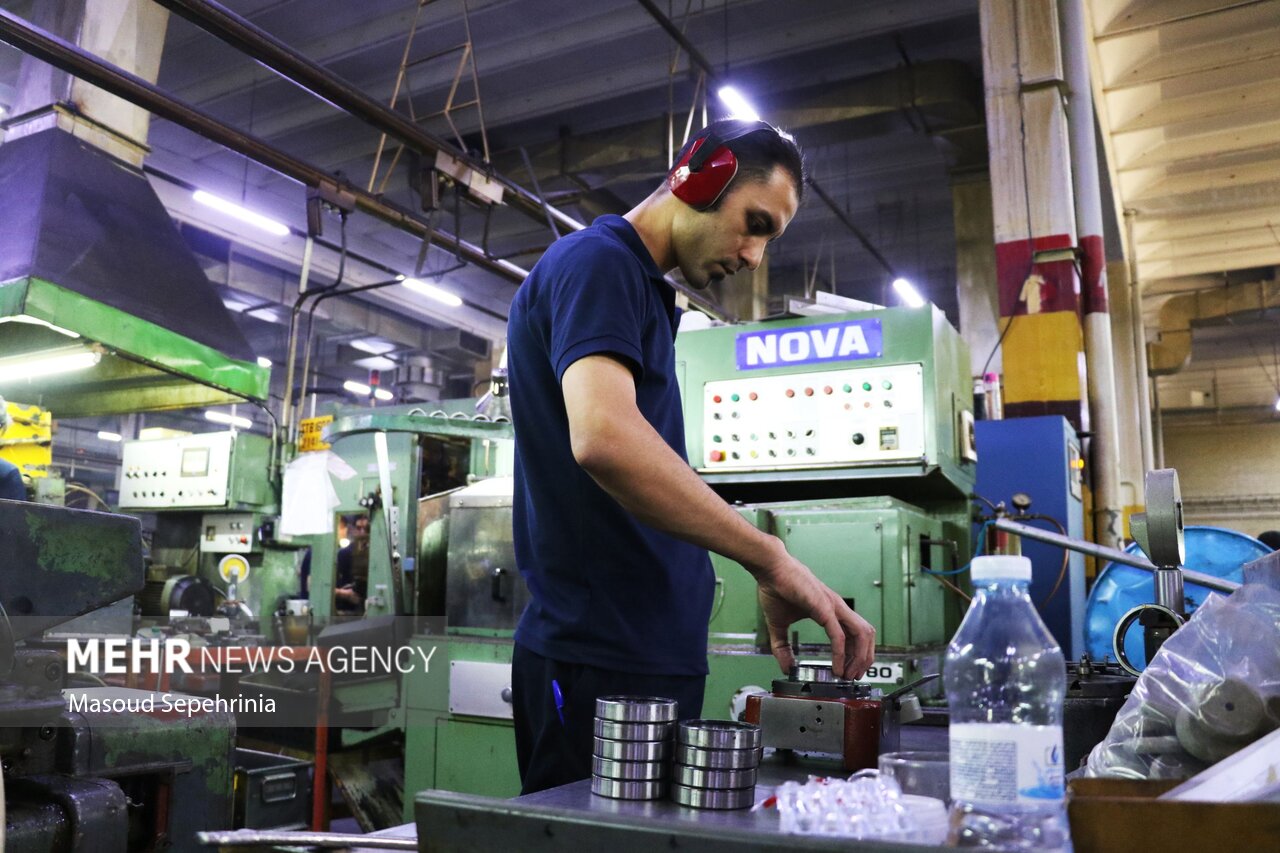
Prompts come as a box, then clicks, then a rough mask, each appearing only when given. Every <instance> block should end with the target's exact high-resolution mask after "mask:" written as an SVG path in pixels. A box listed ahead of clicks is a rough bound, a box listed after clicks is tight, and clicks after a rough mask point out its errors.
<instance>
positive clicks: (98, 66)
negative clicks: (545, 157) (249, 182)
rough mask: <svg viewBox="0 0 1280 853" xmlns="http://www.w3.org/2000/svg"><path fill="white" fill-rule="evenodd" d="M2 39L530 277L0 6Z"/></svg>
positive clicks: (497, 268)
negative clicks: (226, 123)
mask: <svg viewBox="0 0 1280 853" xmlns="http://www.w3.org/2000/svg"><path fill="white" fill-rule="evenodd" d="M0 41H4V42H6V43H7V44H10V45H12V46H13V47H16V48H17V49H18V50H21V51H24V52H26V53H29V54H31V55H32V56H34V57H36V58H37V59H40V60H43V61H44V62H47V63H49V64H50V65H53V66H55V67H56V68H60V69H61V70H63V71H66V72H68V73H70V74H74V75H76V76H77V77H79V78H81V79H83V80H85V81H87V82H89V83H92V84H94V85H95V86H99V87H100V88H102V89H105V90H106V91H108V92H110V93H111V94H113V95H116V96H117V97H120V98H123V99H125V100H126V101H129V102H130V103H132V104H136V105H137V106H140V107H143V108H144V109H147V110H149V111H150V112H151V113H152V114H153V115H157V116H160V117H161V118H164V119H167V120H168V121H171V122H173V123H174V124H177V125H181V126H182V127H185V128H187V129H188V130H190V131H192V132H194V133H198V134H200V135H201V136H205V137H207V138H209V139H212V140H214V141H215V142H217V143H218V144H220V145H223V146H225V147H226V148H229V149H231V150H233V151H236V152H238V153H240V154H243V155H244V156H246V157H248V158H250V159H252V160H254V161H256V162H258V163H261V164H262V165H264V166H266V167H267V168H269V169H273V170H274V171H276V172H279V173H280V174H282V175H284V176H286V177H288V178H291V179H293V180H295V181H297V182H299V183H301V184H304V185H306V186H309V187H320V186H332V187H336V188H337V189H338V190H339V191H340V192H342V193H345V194H349V195H350V196H351V197H352V198H353V199H354V200H355V203H356V207H357V209H359V210H361V211H363V212H365V213H367V214H369V215H371V216H374V217H376V218H377V219H380V220H382V221H383V222H386V223H387V224H389V225H393V226H395V227H396V228H399V229H400V230H402V231H406V232H408V233H410V234H413V235H415V236H417V237H419V238H424V239H425V238H429V239H430V240H431V242H432V243H434V244H435V245H437V246H440V247H441V248H444V249H447V250H449V251H451V252H456V253H457V254H459V255H460V256H461V257H463V258H465V259H466V260H467V261H468V262H469V263H472V264H475V265H476V266H478V267H482V268H484V269H486V270H488V271H490V272H492V273H494V274H496V275H499V276H502V277H503V278H505V279H507V280H508V281H512V282H515V283H517V284H518V283H519V282H521V281H523V280H524V278H525V276H526V275H528V272H527V271H526V270H524V269H522V268H520V267H518V266H516V265H515V264H512V263H508V262H507V261H495V260H493V259H492V258H490V257H489V256H488V255H486V254H485V252H484V250H483V249H481V248H480V247H479V246H476V245H474V244H472V243H468V242H467V241H465V240H463V239H462V238H461V237H458V236H455V235H452V234H448V233H447V232H444V231H441V230H440V229H438V228H432V227H431V225H430V224H429V223H427V222H426V221H425V220H422V219H419V218H418V217H417V215H415V214H414V213H413V212H411V211H409V210H407V209H405V208H403V207H401V206H399V205H396V204H393V203H391V202H387V201H384V200H383V199H381V198H378V197H377V196H374V195H372V194H370V193H367V192H365V191H364V190H362V189H360V188H359V187H357V186H355V185H354V184H351V183H350V182H348V181H345V180H342V179H340V178H335V177H334V176H332V175H330V174H328V173H326V172H324V171H322V170H320V169H318V168H316V167H315V166H312V165H311V164H309V163H307V162H305V161H302V160H299V159H297V158H296V157H293V156H291V155H289V154H286V153H285V152H283V151H281V150H279V149H277V148H275V147H273V146H271V145H269V144H267V143H266V142H264V141H263V140H261V139H259V138H258V137H256V136H253V135H252V134H248V133H245V132H243V131H240V130H237V129H235V128H232V127H229V126H227V125H225V124H223V123H222V122H220V121H218V120H217V119H215V118H213V117H212V116H210V115H208V114H207V113H204V112H201V111H200V110H198V109H196V108H195V107H193V106H191V105H190V104H187V103H185V102H183V101H180V100H178V99H176V98H173V97H171V96H169V95H168V94H166V93H165V92H163V91H161V90H160V89H159V88H158V87H157V86H155V85H153V84H151V83H148V82H147V81H145V80H143V79H141V78H140V77H137V76H135V75H133V74H130V73H128V72H127V71H123V70H121V69H120V68H118V67H117V66H115V65H113V64H111V63H109V62H106V61H105V60H103V59H100V58H99V57H97V56H94V55H93V54H91V53H89V52H87V51H84V50H81V49H80V48H78V47H76V46H75V45H73V44H70V43H69V42H67V41H65V40H64V39H61V38H58V37H57V36H55V35H52V34H50V33H48V32H45V31H44V30H41V29H39V28H38V27H33V26H31V25H30V24H28V23H27V22H25V21H23V20H22V19H20V18H18V17H17V16H15V15H13V14H11V13H10V12H8V11H7V10H4V9H0Z"/></svg>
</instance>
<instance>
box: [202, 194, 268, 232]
mask: <svg viewBox="0 0 1280 853" xmlns="http://www.w3.org/2000/svg"><path fill="white" fill-rule="evenodd" d="M191 197H192V198H194V199H195V200H196V201H198V202H200V203H201V204H203V205H205V206H207V207H212V208H213V209H214V210H216V211H219V212H221V213H225V214H226V215H227V216H230V217H232V218H233V219H239V220H240V221H241V222H247V223H249V224H250V225H253V226H255V227H257V228H261V229H262V230H263V231H266V232H267V233H268V234H274V235H276V236H277V237H285V236H288V234H289V226H287V225H285V224H284V223H283V222H277V221H275V220H274V219H269V218H268V217H266V216H263V215H262V214H261V213H254V212H253V211H252V210H249V209H248V208H245V207H241V206H240V205H238V204H234V203H233V202H229V201H227V200H226V199H224V198H218V197H217V196H216V195H213V194H212V193H207V192H205V191H204V190H196V191H195V192H194V193H192V194H191Z"/></svg>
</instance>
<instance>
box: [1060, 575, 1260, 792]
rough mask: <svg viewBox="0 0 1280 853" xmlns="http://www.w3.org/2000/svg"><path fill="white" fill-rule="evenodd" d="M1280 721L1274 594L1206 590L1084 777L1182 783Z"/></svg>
mask: <svg viewBox="0 0 1280 853" xmlns="http://www.w3.org/2000/svg"><path fill="white" fill-rule="evenodd" d="M1277 727H1280V591H1277V590H1276V589H1273V588H1271V587H1269V586H1264V585H1262V584H1246V585H1245V586H1242V587H1240V589H1238V590H1236V591H1235V592H1234V593H1232V594H1231V595H1230V596H1229V597H1225V598H1224V597H1223V596H1220V595H1211V596H1209V598H1208V600H1206V601H1205V603H1204V604H1203V605H1201V606H1200V607H1199V608H1198V609H1197V610H1196V612H1195V613H1194V614H1193V615H1192V617H1191V618H1190V619H1189V620H1188V621H1187V623H1186V624H1185V625H1183V626H1182V627H1181V628H1179V629H1178V630H1177V631H1175V632H1174V634H1173V636H1171V637H1170V638H1169V639H1168V640H1167V641H1166V642H1165V643H1164V645H1163V646H1161V648H1160V651H1159V653H1158V654H1156V656H1155V658H1154V659H1153V660H1152V661H1151V663H1150V664H1149V665H1148V666H1147V668H1146V669H1145V670H1144V671H1143V673H1142V676H1141V677H1140V678H1139V679H1138V682H1137V684H1136V685H1135V686H1134V689H1133V692H1132V693H1131V694H1129V699H1128V701H1127V702H1125V704H1124V707H1123V708H1121V709H1120V713H1119V714H1118V715H1117V716H1116V720H1115V723H1114V724H1112V726H1111V731H1110V732H1109V733H1108V734H1107V737H1106V738H1105V739H1104V740H1103V741H1102V743H1100V744H1098V745H1097V746H1095V747H1094V748H1093V751H1092V752H1091V753H1090V754H1089V760H1088V763H1087V766H1086V769H1085V772H1084V774H1083V775H1085V776H1111V777H1119V778H1125V779H1185V778H1189V777H1191V776H1194V775H1196V774H1197V773H1199V772H1201V771H1202V770H1205V769H1206V768H1208V767H1209V766H1210V765H1212V764H1215V763H1216V762H1218V761H1221V760H1222V759H1224V758H1226V757H1227V756H1229V755H1231V754H1232V753H1234V752H1236V751H1237V750H1240V749H1243V748H1244V747H1246V746H1248V745H1249V744H1250V743H1253V742H1254V741H1255V740H1257V739H1258V738H1260V737H1262V736H1263V735H1265V734H1267V733H1268V732H1270V731H1271V730H1273V729H1275V728H1277Z"/></svg>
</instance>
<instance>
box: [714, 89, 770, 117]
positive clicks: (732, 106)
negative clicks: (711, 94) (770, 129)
mask: <svg viewBox="0 0 1280 853" xmlns="http://www.w3.org/2000/svg"><path fill="white" fill-rule="evenodd" d="M716 94H717V95H718V96H719V97H720V103H722V104H724V105H725V106H726V107H728V108H729V116H728V117H729V118H736V119H740V120H742V121H760V113H758V112H756V108H755V107H753V106H751V103H750V102H749V101H748V100H747V99H746V98H744V97H743V96H742V93H741V92H739V91H738V90H737V89H735V88H733V87H732V86H721V87H720V89H719V90H718V91H717V92H716Z"/></svg>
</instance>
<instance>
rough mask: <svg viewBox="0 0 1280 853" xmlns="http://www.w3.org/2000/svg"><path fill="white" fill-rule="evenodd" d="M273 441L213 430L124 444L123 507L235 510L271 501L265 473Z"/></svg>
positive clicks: (133, 508) (121, 468) (122, 462)
mask: <svg viewBox="0 0 1280 853" xmlns="http://www.w3.org/2000/svg"><path fill="white" fill-rule="evenodd" d="M269 458H270V440H269V439H268V438H267V437H266V436H261V435H253V434H251V433H236V432H213V433H202V434H199V435H186V436H182V437H180V438H161V439H152V440H149V441H129V442H125V444H124V448H123V452H122V461H121V466H120V508H121V509H132V510H166V509H195V508H207V509H215V508H237V507H242V506H244V507H248V506H263V505H266V504H269V503H272V502H273V493H272V490H271V484H270V482H269V479H268V475H267V468H268V461H269Z"/></svg>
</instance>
